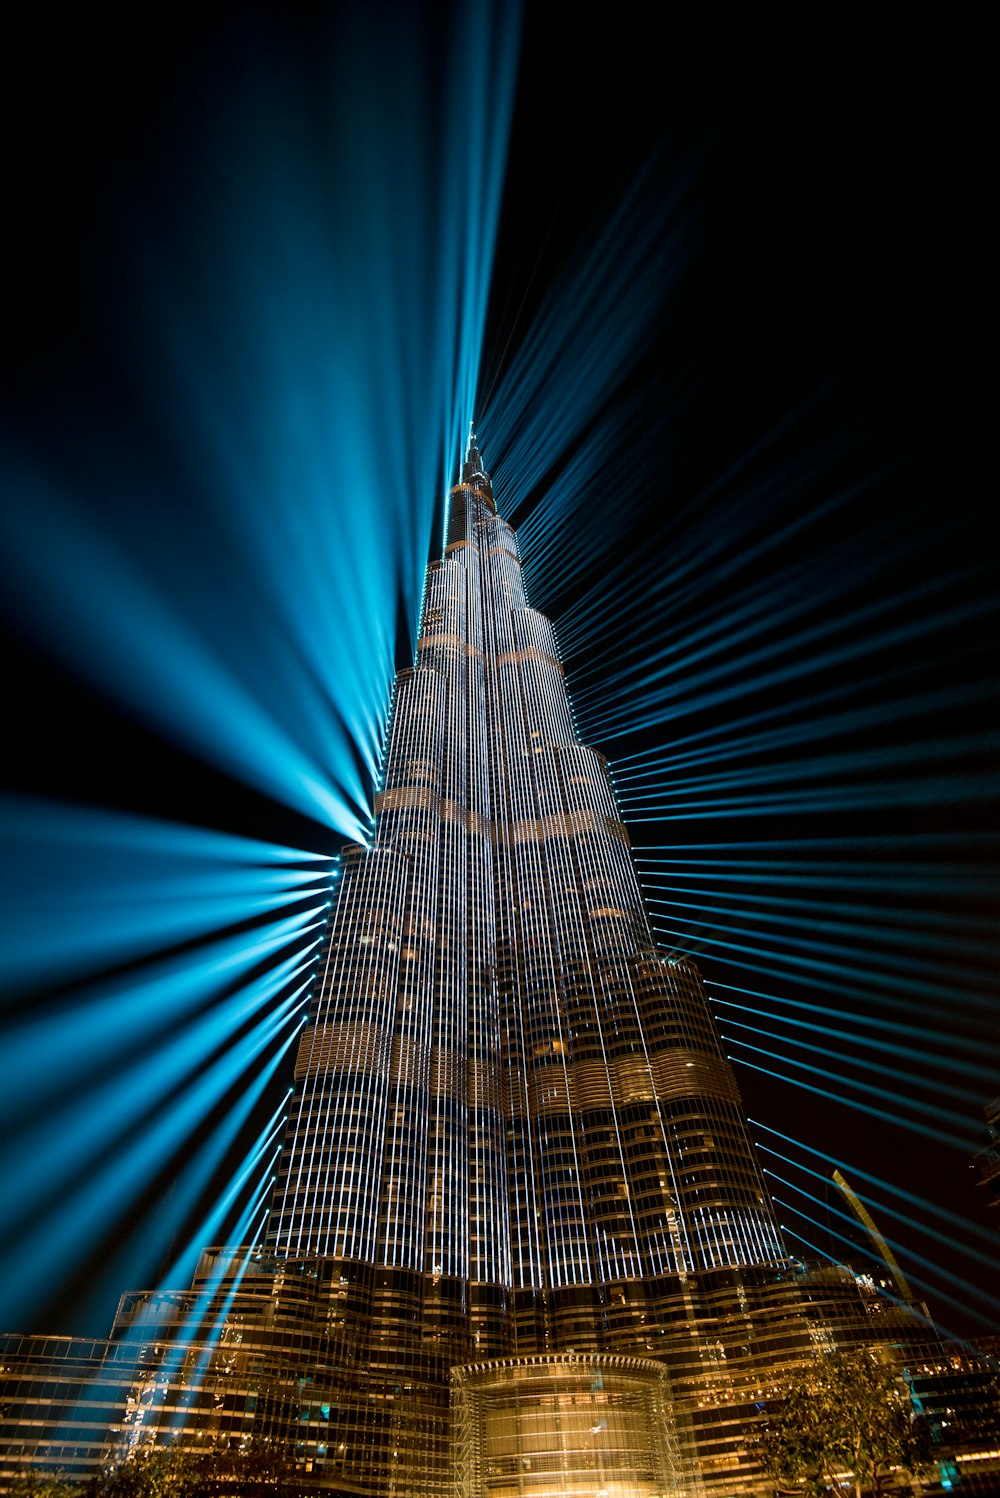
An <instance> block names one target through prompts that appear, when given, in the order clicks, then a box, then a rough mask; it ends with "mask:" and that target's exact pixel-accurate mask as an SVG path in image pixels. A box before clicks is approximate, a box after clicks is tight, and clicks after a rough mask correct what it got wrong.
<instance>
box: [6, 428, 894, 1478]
mask: <svg viewBox="0 0 1000 1498" xmlns="http://www.w3.org/2000/svg"><path fill="white" fill-rule="evenodd" d="M376 813H377V820H376V827H375V830H374V835H373V839H372V842H371V845H370V846H360V845H358V846H355V845H352V846H351V847H349V848H348V849H346V850H345V854H344V860H343V863H344V867H343V878H342V880H341V882H340V886H339V893H338V896H337V901H336V906H335V909H334V910H333V913H332V918H331V921H330V925H329V929H328V931H327V935H326V940H325V947H324V950H323V957H322V962H321V967H320V974H321V977H320V981H319V982H318V984H317V988H316V993H315V996H314V999H313V1003H312V1007H311V1010H310V1015H309V1021H308V1024H307V1027H306V1028H305V1030H304V1031H303V1035H302V1038H301V1044H300V1047H299V1052H298V1058H297V1062H296V1087H295V1092H294V1096H293V1099H292V1103H291V1106H290V1109H289V1117H288V1124H287V1132H286V1136H285V1141H284V1148H283V1151H282V1156H281V1163H280V1167H279V1171H278V1177H277V1180H276V1183H275V1188H274V1197H273V1206H272V1211H271V1215H270V1223H269V1228H268V1233H267V1239H266V1246H265V1247H264V1248H263V1249H260V1248H247V1247H246V1246H243V1247H237V1248H227V1249H209V1250H206V1251H205V1254H204V1255H203V1258H202V1263H201V1265H200V1266H199V1270H198V1273H197V1275H196V1277H195V1280H194V1283H193V1285H192V1286H191V1287H190V1288H189V1289H185V1290H178V1291H164V1290H160V1291H154V1292H148V1291H147V1292H136V1293H134V1294H130V1295H127V1296H125V1297H124V1298H123V1301H122V1304H121V1307H120V1309H119V1313H118V1317H117V1320H116V1323H115V1328H114V1331H113V1334H112V1338H111V1339H110V1341H109V1342H108V1343H106V1344H103V1348H102V1349H96V1350H95V1349H94V1348H92V1349H90V1350H86V1349H85V1350H83V1351H81V1350H80V1348H79V1347H77V1346H76V1345H75V1344H74V1345H73V1346H72V1347H70V1346H67V1348H66V1349H62V1350H60V1349H58V1348H56V1349H55V1350H54V1349H53V1347H52V1345H51V1343H52V1339H44V1338H43V1339H30V1338H29V1339H18V1338H14V1339H12V1340H10V1344H9V1347H8V1349H7V1352H6V1354H5V1355H6V1359H7V1364H8V1370H9V1372H10V1377H11V1379H12V1380H13V1383H12V1385H11V1387H12V1388H13V1387H16V1389H17V1390H18V1391H19V1392H18V1396H17V1397H18V1400H19V1401H20V1403H19V1404H18V1405H17V1407H16V1410H15V1411H14V1416H13V1417H12V1420H11V1422H10V1424H11V1428H12V1430H13V1434H12V1435H11V1437H10V1438H9V1440H8V1441H7V1444H6V1445H3V1446H2V1447H0V1467H2V1465H3V1461H4V1460H5V1453H8V1454H9V1459H10V1460H11V1462H12V1463H13V1465H12V1467H11V1468H10V1470H16V1469H17V1466H18V1464H20V1465H22V1466H23V1465H24V1464H25V1463H28V1464H34V1465H43V1464H45V1463H46V1462H47V1463H48V1464H49V1465H66V1464H67V1461H69V1462H70V1463H71V1464H72V1462H73V1461H75V1462H76V1463H77V1466H76V1468H75V1469H74V1470H78V1471H79V1472H80V1473H81V1475H83V1474H84V1473H85V1472H86V1471H88V1470H91V1469H92V1466H93V1464H94V1462H96V1461H97V1460H99V1459H100V1456H101V1454H102V1451H106V1449H107V1448H106V1446H104V1445H103V1444H102V1443H103V1442H104V1440H105V1435H104V1433H105V1432H106V1431H107V1430H109V1429H110V1430H111V1432H112V1436H111V1438H110V1439H111V1441H112V1444H113V1445H116V1447H117V1450H118V1451H119V1452H120V1450H121V1449H122V1448H123V1447H124V1448H126V1449H128V1448H131V1447H135V1446H141V1445H142V1444H144V1443H146V1442H149V1441H153V1442H159V1443H162V1442H176V1441H181V1443H182V1444H186V1445H188V1446H193V1447H194V1448H195V1449H198V1448H199V1446H204V1445H206V1444H212V1445H213V1446H216V1447H217V1446H219V1445H221V1446H223V1447H226V1446H229V1445H234V1444H235V1445H241V1444H243V1443H245V1442H246V1441H247V1440H248V1439H253V1440H254V1441H257V1442H263V1443H265V1444H266V1443H271V1444H272V1447H274V1446H277V1447H278V1448H280V1449H281V1450H282V1451H283V1452H285V1453H286V1454H287V1455H288V1456H289V1457H290V1459H291V1460H292V1461H293V1462H294V1465H295V1467H296V1470H297V1473H298V1475H299V1477H300V1478H301V1479H302V1481H304V1482H305V1483H306V1484H307V1485H309V1486H310V1487H315V1488H316V1490H317V1491H320V1492H326V1493H328V1494H334V1495H338V1498H347V1495H360V1494H364V1495H366V1498H389V1495H392V1498H445V1495H452V1494H453V1493H456V1492H459V1493H461V1494H463V1495H468V1498H481V1495H483V1494H485V1493H487V1492H489V1493H490V1494H493V1495H496V1498H501V1495H502V1498H515V1495H516V1498H556V1495H559V1498H565V1495H567V1494H570V1493H572V1494H574V1495H581V1498H582V1495H589V1498H594V1495H595V1494H597V1493H599V1492H601V1491H613V1492H616V1493H620V1494H622V1495H626V1494H627V1495H629V1498H648V1495H653V1494H664V1493H666V1492H670V1493H671V1494H674V1495H677V1498H681V1495H684V1494H692V1493H694V1492H697V1491H700V1490H701V1484H702V1483H704V1485H705V1487H706V1488H708V1489H709V1490H710V1491H715V1492H719V1493H723V1492H724V1493H726V1494H732V1493H735V1492H739V1493H746V1494H750V1493H758V1492H761V1491H765V1490H767V1487H766V1484H763V1481H762V1478H761V1474H760V1472H759V1470H758V1469H757V1468H756V1466H755V1464H754V1462H753V1459H752V1457H750V1456H748V1454H747V1442H746V1432H747V1429H748V1426H749V1425H751V1424H752V1423H753V1421H754V1420H755V1419H756V1418H758V1416H759V1411H760V1409H761V1407H762V1405H761V1401H762V1400H763V1399H764V1398H765V1397H766V1392H767V1385H768V1382H769V1381H772V1380H773V1378H774V1376H775V1373H776V1371H778V1370H779V1369H780V1368H781V1367H782V1366H783V1365H784V1366H787V1365H788V1364H789V1363H795V1362H796V1361H800V1360H801V1359H802V1357H803V1356H805V1355H808V1353H809V1351H810V1349H812V1348H814V1347H815V1346H816V1345H820V1346H833V1345H837V1343H851V1342H854V1341H858V1340H866V1339H869V1340H870V1339H873V1338H874V1339H878V1338H879V1337H881V1338H882V1339H883V1340H885V1339H887V1338H890V1337H891V1338H892V1339H898V1338H900V1337H901V1336H904V1335H908V1334H909V1331H912V1328H909V1331H908V1329H907V1324H906V1321H905V1317H901V1316H900V1315H897V1313H896V1312H893V1311H891V1310H886V1309H885V1308H884V1307H882V1306H877V1305H874V1304H873V1303H871V1302H869V1303H863V1292H862V1290H861V1289H860V1288H859V1284H858V1282H857V1281H856V1279H855V1277H854V1276H853V1275H852V1274H851V1273H850V1272H849V1271H848V1270H846V1269H841V1268H839V1267H838V1266H828V1267H827V1268H825V1269H824V1270H822V1271H821V1272H819V1273H814V1272H811V1271H807V1270H806V1269H805V1268H804V1266H802V1265H799V1264H796V1263H794V1262H793V1261H791V1260H789V1259H787V1258H786V1257H785V1254H784V1250H783V1247H782V1243H781V1239H780V1234H779V1231H778V1227H777V1224H776V1221H775V1218H774V1213H773V1208H772V1206H771V1203H770V1199H769V1197H768V1193H767V1190H766V1187H765V1185H764V1180H763V1176H762V1174H761V1170H760V1167H759V1165H758V1162H757V1159H756V1156H755V1153H754V1150H753V1147H752V1144H751V1142H750V1139H749V1136H748V1133H747V1126H746V1120H745V1118H744V1115H743V1111H742V1105H741V1102H740V1098H739V1094H738V1092H737V1088H736V1084H735V1081H734V1078H733V1074H732V1071H731V1069H730V1067H729V1064H728V1062H727V1061H726V1059H725V1057H724V1055H723V1054H722V1051H721V1048H720V1044H719V1039H718V1036H717V1034H716V1031H715V1028H714V1025H713V1023H712V1020H711V1017H710V1014H709V1010H708V1005H707V1002H706V997H705V993H704V989H703V987H702V983H701V979H700V977H699V975H698V972H697V970H696V969H695V968H694V967H693V966H692V965H691V964H690V963H688V962H685V961H678V960H675V959H672V958H670V957H669V956H667V955H666V954H664V953H662V952H660V951H658V950H657V949H656V947H655V946H654V944H653V940H652V937H651V933H650V929H649V925H648V922H647V919H646V915H645V912H644V909H643V904H642V899H641V896H640V892H639V887H638V883H637V881H636V877H635V873H634V870H633V867H632V862H631V857H630V852H629V840H628V834H627V832H626V830H625V828H624V827H623V826H622V824H621V822H620V821H619V818H618V809H617V806H616V803H615V797H614V792H613V789H612V785H611V782H610V778H609V775H608V771H607V766H606V763H605V761H604V759H603V758H602V756H601V755H600V754H599V753H597V751H595V750H593V749H591V748H588V747H586V746H585V745H583V744H581V743H580V742H579V739H578V737H577V734H576V731H575V729H574V727H573V721H572V715H571V713H570V709H569V704H568V699H567V695H566V689H565V684H564V680H563V669H562V665H561V663H560V660H559V649H558V645H557V643H556V639H555V635H554V633H553V629H552V625H551V624H550V622H549V620H548V619H546V618H545V617H544V616H543V615H541V614H539V613H537V612H536V611H535V610H533V609H531V608H530V607H529V606H528V604H527V601H526V598H525V593H524V586H523V583H522V578H521V564H520V559H519V556H518V548H517V541H516V538H515V536H514V533H513V531H512V530H511V528H510V526H509V525H508V524H507V523H506V522H505V521H504V520H503V519H502V518H501V517H500V516H499V515H498V514H497V510H496V504H495V502H494V499H493V493H492V487H491V484H490V479H489V476H488V474H487V473H486V472H485V470H484V468H483V464H482V460H481V458H480V454H479V451H478V449H477V447H476V444H475V441H474V439H472V438H470V442H469V447H468V450H467V453H466V457H465V462H464V465H463V468H462V477H461V481H460V482H459V483H458V484H457V485H456V487H455V488H454V489H452V491H451V496H450V514H449V526H448V538H447V545H446V547H445V554H444V556H443V558H442V559H441V560H440V561H437V562H434V563H432V564H431V566H430V567H429V569H428V573H427V582H426V589H425V598H424V607H423V618H422V621H421V630H420V636H419V640H418V644H417V652H416V661H415V664H414V666H413V668H412V669H410V670H406V671H403V672H401V673H400V675H399V677H398V678H397V681H396V688H395V698H394V703H393V711H392V718H391V730H390V735H389V741H388V746H387V751H386V759H385V770H384V781H383V785H382V788H381V790H380V792H379V795H378V798H377V801H376ZM872 1294H874V1292H872ZM879 1317H881V1320H879V1319H878V1318H879ZM894 1317H895V1319H893V1318H894ZM36 1343H37V1344H38V1345H36ZM42 1344H44V1345H42ZM60 1369H62V1371H61V1372H60V1371H59V1370H60ZM56 1384H58V1386H59V1387H60V1389H62V1390H63V1393H62V1394H61V1396H60V1398H61V1402H62V1404H61V1409H62V1413H61V1416H60V1420H61V1428H65V1429H66V1430H69V1431H70V1433H71V1434H70V1435H69V1436H63V1435H61V1434H60V1433H59V1432H58V1431H56V1430H55V1425H56V1423H58V1422H56V1421H55V1419H54V1417H52V1416H45V1415H42V1416H41V1418H39V1412H40V1411H41V1410H42V1409H43V1408H44V1407H45V1404H46V1401H48V1405H49V1408H50V1409H51V1407H52V1389H53V1387H55V1386H56ZM95 1390H99V1391H102V1392H101V1395H100V1400H98V1399H96V1397H95V1393H94V1391H95ZM109 1391H110V1392H109ZM114 1391H117V1393H114V1399H116V1400H117V1401H118V1403H117V1405H116V1404H114V1401H113V1400H112V1402H111V1403H107V1402H106V1401H107V1400H108V1399H109V1398H110V1394H111V1393H112V1392H114ZM102 1401H104V1402H103V1403H102ZM11 1408H12V1409H13V1408H14V1406H13V1405H12V1406H11ZM95 1409H97V1410H98V1411H103V1414H99V1415H95V1414H94V1411H95ZM116 1410H117V1413H115V1411H116ZM86 1412H89V1413H86ZM102 1420H103V1424H102V1423H101V1422H102ZM46 1421H47V1422H48V1423H46ZM14 1426H16V1427H17V1428H16V1429H13V1428H14ZM82 1430H86V1431H88V1432H89V1434H88V1437H87V1440H88V1442H89V1444H87V1445H86V1446H81V1431H82ZM67 1454H68V1455H67ZM455 1483H457V1484H458V1485H457V1487H456V1486H455Z"/></svg>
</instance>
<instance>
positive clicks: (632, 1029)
mask: <svg viewBox="0 0 1000 1498" xmlns="http://www.w3.org/2000/svg"><path fill="white" fill-rule="evenodd" d="M376 810H377V826H376V831H375V835H374V841H373V844H372V846H371V847H370V848H366V847H351V848H350V849H349V850H348V851H347V854H346V858H345V868H344V876H343V881H342V883H341V886H340V894H339V900H338V904H337V908H336V911H335V913H334V916H333V920H332V923H331V928H330V932H329V939H328V945H327V949H326V954H325V959H324V963H323V979H322V984H321V986H320V988H319V991H318V994H317V998H316V1001H315V1004H314V1008H313V1011H312V1014H311V1017H310V1023H309V1025H308V1027H307V1029H306V1030H305V1032H304V1033H303V1037H302V1041H301V1045H300V1049H299V1058H298V1066H297V1079H298V1085H297V1089H296V1093H295V1098H294V1102H293V1107H292V1112H291V1117H290V1120H289V1124H288V1132H287V1135H286V1141H285V1148H284V1152H283V1157H282V1163H281V1167H280V1179H279V1186H278V1190H277V1192H276V1196H275V1204H274V1210H273V1215H272V1222H271V1228H270V1234H269V1242H270V1244H271V1246H272V1247H273V1248H274V1249H275V1250H276V1252H278V1253H281V1254H284V1255H289V1256H292V1257H303V1256H307V1255H322V1256H326V1257H333V1258H336V1259H343V1260H350V1261H357V1262H359V1263H367V1264H373V1265H378V1266H391V1267H394V1268H399V1269H405V1270H410V1271H414V1272H417V1273H419V1274H422V1275H427V1276H429V1277H430V1278H431V1279H432V1280H449V1281H455V1282H458V1283H460V1284H461V1285H462V1286H463V1287H468V1288H467V1291H466V1290H465V1289H463V1296H464V1295H465V1294H466V1293H467V1294H468V1296H469V1303H470V1305H471V1306H473V1307H475V1306H476V1305H477V1302H478V1300H479V1296H480V1291H481V1290H482V1291H489V1292H490V1293H489V1294H488V1295H487V1296H486V1297H485V1300H484V1305H485V1304H487V1303H488V1304H489V1305H490V1306H496V1305H498V1304H501V1303H502V1302H503V1300H504V1299H509V1296H510V1292H514V1304H516V1305H517V1306H518V1308H519V1310H520V1309H521V1308H522V1307H527V1306H529V1305H531V1306H534V1305H538V1306H546V1305H548V1304H549V1299H548V1298H549V1297H550V1296H551V1295H552V1294H554V1293H556V1292H558V1293H559V1295H560V1297H561V1303H562V1304H564V1305H565V1306H566V1307H569V1306H578V1307H579V1308H580V1310H579V1315H580V1316H582V1318H583V1320H584V1322H585V1321H586V1317H587V1315H588V1314H589V1313H590V1309H591V1308H592V1306H593V1305H594V1304H595V1303H596V1302H595V1301H594V1297H593V1292H594V1291H595V1290H597V1289H598V1288H599V1287H602V1286H609V1285H612V1284H615V1283H618V1282H628V1281H643V1282H648V1281H650V1280H652V1279H655V1278H656V1277H657V1276H660V1275H663V1274H670V1275H676V1274H682V1273H687V1272H690V1271H694V1270H699V1269H713V1268H718V1267H721V1266H725V1265H746V1264H753V1263H759V1262H766V1261H773V1260H777V1259H780V1258H782V1257H783V1248H782V1246H781V1241H780V1238H779V1234H778V1229H777V1226H776V1224H775V1221H774V1218H773V1214H772V1208H771V1206H770V1203H769V1201H768V1197H767V1193H766V1190H765V1187H764V1183H763V1179H762V1177H761V1172H760V1169H759V1166H758V1164H757V1161H756V1157H755V1154H754V1151H753V1148H752V1146H751V1143H750V1140H749V1138H748V1135H747V1129H746V1123H745V1120H744V1118H743V1115H742V1111H741V1106H740V1099H739V1094H738V1092H737V1089H736V1085H735V1082H734V1080H733V1076H732V1071H731V1069H730V1067H729V1064H728V1062H727V1061H726V1060H725V1058H724V1056H723V1055H722V1052H721V1049H720V1046H719V1041H718V1038H717V1035H716V1032H715V1029H714V1026H713V1024H712V1021H711V1019H710V1017H709V1014H708V1010H707V1008H706V1004H705V1000H704V996H703V993H702V991H701V987H700V982H699V980H698V978H697V976H696V974H695V973H694V971H693V970H692V969H691V968H690V967H689V966H686V965H685V964H682V963H678V962H675V961H671V960H669V959H667V958H666V957H664V956H663V955H661V954H659V953H657V951H656V950H655V949H654V946H653V942H652V938H651V935H650V931H649V926H648V923H647V920H646V916H645V913H644V910H643V905H642V900H641V896H640V893H639V887H638V884H637V881H636V877H635V873H634V871H633V867H632V863H631V858H630V854H629V840H628V834H627V832H626V830H625V828H624V827H623V826H622V824H621V822H620V821H619V820H618V811H617V807H616V804H615V798H614V793H613V790H612V788H611V784H610V780H609V776H608V771H607V767H606V764H605V761H604V759H603V757H602V756H601V755H600V754H599V753H597V751H596V750H594V749H590V748H587V747H585V746H584V745H582V744H581V743H580V742H579V740H578V737H577V734H576V732H575V730H574V727H573V722H572V718H571V714H570V709H569V704H568V700H567V695H566V689H565V685H564V680H563V669H562V666H561V664H560V660H559V649H558V645H557V643H556V639H555V635H554V632H553V629H552V625H551V624H550V622H549V620H548V619H546V618H545V617H544V616H543V615H542V614H539V613H537V612H536V611H535V610H533V609H531V608H529V607H528V605H527V601H526V598H525V593H524V585H523V582H522V578H521V565H520V559H519V556H518V549H517V541H516V538H515V535H514V532H513V531H512V530H511V528H510V526H509V525H508V524H507V523H506V521H504V520H503V519H501V518H500V516H499V515H498V514H497V511H496V505H495V503H494V500H493V494H492V489H491V485H490V480H489V477H488V475H487V474H486V473H485V471H484V469H483V465H482V460H481V458H480V455H479V452H478V449H477V447H476V445H475V441H474V439H473V438H471V437H470V442H469V448H468V453H467V456H466V460H465V463H464V466H463V470H462V480H461V482H460V483H459V484H458V485H457V486H456V487H455V488H454V489H453V490H452V491H451V512H450V520H449V526H448V543H447V547H446V550H445V556H444V558H443V560H442V561H440V562H436V563H434V564H433V565H432V566H431V567H430V568H429V569H428V574H427V583H426V593H425V601H424V611H423V620H422V627H421V631H420V637H419V641H418V645H417V660H416V665H415V667H414V668H413V669H412V670H408V671H404V672H402V673H401V674H400V676H399V677H398V678H397V682H396V690H395V701H394V706H393V714H392V727H391V735H390V739H389V744H388V752H387V757H386V765H385V776H384V785H383V789H382V791H381V794H380V795H379V797H378V800H377V806H376ZM567 1291H568V1292H571V1293H570V1294H568V1295H566V1294H564V1292H567ZM496 1292H501V1293H500V1295H499V1296H498V1295H497V1293H496ZM573 1292H579V1293H578V1294H577V1293H573ZM482 1314H483V1326H482V1327H481V1328H479V1327H478V1325H477V1328H476V1329H477V1330H479V1331H480V1333H481V1336H483V1337H485V1338H486V1339H487V1340H491V1339H492V1338H493V1337H494V1336H495V1335H499V1328H500V1323H499V1322H497V1321H496V1318H495V1317H493V1316H492V1315H488V1314H487V1313H486V1311H485V1310H484V1311H483V1313H482ZM548 1319H549V1321H551V1325H549V1324H548V1322H547V1321H546V1318H545V1316H544V1315H543V1316H542V1317H541V1319H540V1320H539V1321H538V1323H537V1336H538V1337H540V1338H545V1339H546V1340H547V1339H549V1338H554V1339H555V1340H556V1342H558V1341H559V1340H560V1337H561V1331H560V1326H561V1325H562V1324H563V1322H565V1325H564V1326H563V1330H564V1331H565V1332H566V1334H567V1335H570V1336H571V1337H576V1336H577V1335H578V1334H579V1332H581V1331H582V1326H581V1327H579V1328H578V1327H577V1319H578V1312H577V1310H572V1311H569V1312H568V1314H567V1313H566V1312H565V1311H563V1312H560V1315H559V1316H555V1317H554V1318H553V1317H552V1316H550V1317H549V1318H548ZM473 1320H474V1321H475V1320H476V1313H475V1312H474V1315H473Z"/></svg>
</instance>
